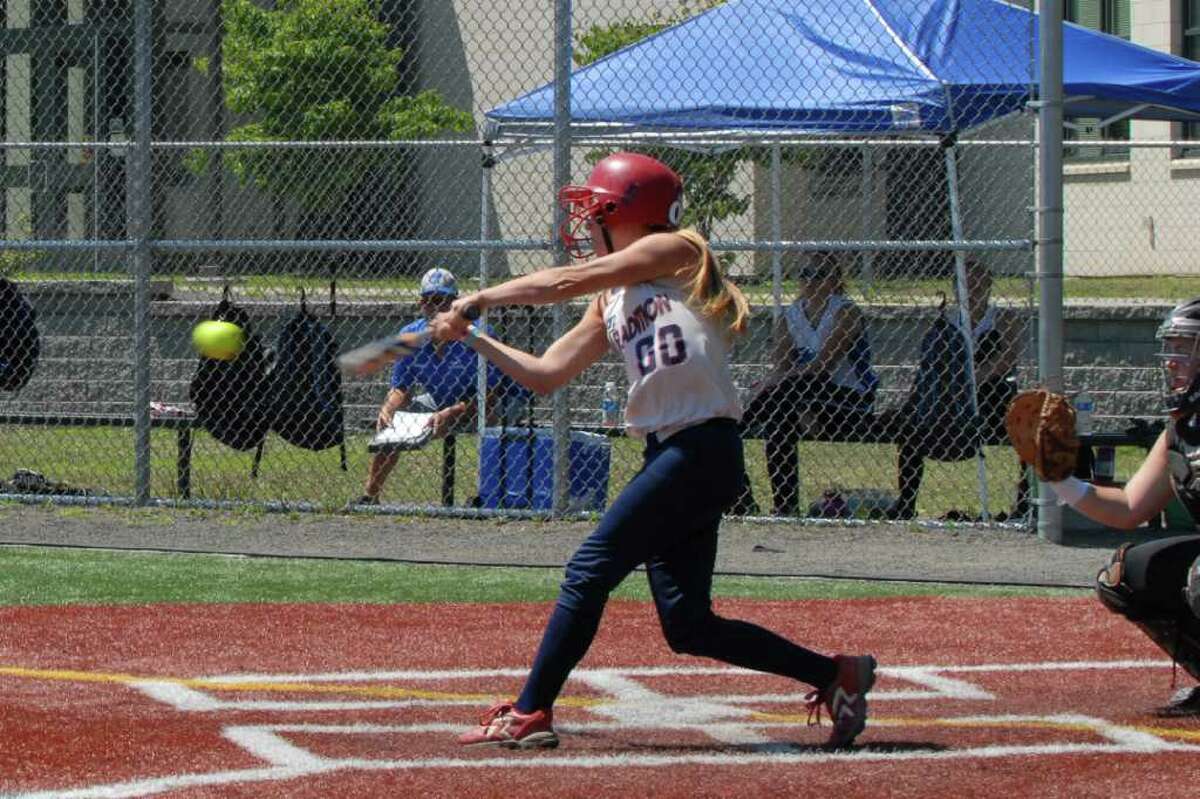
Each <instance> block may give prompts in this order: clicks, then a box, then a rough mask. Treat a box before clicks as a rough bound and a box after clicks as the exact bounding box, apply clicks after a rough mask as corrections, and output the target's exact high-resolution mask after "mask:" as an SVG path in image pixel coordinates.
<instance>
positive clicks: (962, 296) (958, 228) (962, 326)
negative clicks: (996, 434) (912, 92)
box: [942, 138, 991, 522]
mask: <svg viewBox="0 0 1200 799" xmlns="http://www.w3.org/2000/svg"><path fill="white" fill-rule="evenodd" d="M942 152H943V153H944V155H945V159H946V182H947V184H949V189H950V231H951V234H952V235H953V237H954V240H955V241H963V239H964V236H963V229H962V209H961V208H960V207H959V204H958V160H957V155H958V147H957V145H955V144H954V140H953V138H951V139H949V140H948V142H947V143H946V144H945V145H944V146H943V147H942ZM954 276H955V278H956V279H955V281H954V282H955V284H956V285H955V292H956V299H957V300H958V329H959V331H960V332H961V333H962V337H963V343H964V344H965V345H966V350H967V382H968V384H969V386H970V394H971V418H973V419H975V421H976V424H975V434H976V436H975V445H976V448H975V472H976V475H977V477H978V479H979V504H980V519H982V520H983V521H984V522H988V521H991V514H990V513H989V512H988V486H987V464H986V463H985V461H984V457H983V429H982V427H981V426H980V424H979V422H980V418H979V391H978V386H977V385H976V381H975V337H974V335H972V330H971V310H970V306H969V305H968V303H969V302H970V298H969V297H968V296H967V254H966V253H965V252H963V251H962V250H955V251H954Z"/></svg>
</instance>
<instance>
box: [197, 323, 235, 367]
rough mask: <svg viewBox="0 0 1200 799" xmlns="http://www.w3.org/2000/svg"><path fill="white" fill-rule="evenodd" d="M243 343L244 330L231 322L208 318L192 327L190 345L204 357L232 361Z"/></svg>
mask: <svg viewBox="0 0 1200 799" xmlns="http://www.w3.org/2000/svg"><path fill="white" fill-rule="evenodd" d="M245 345H246V334H245V332H244V331H243V330H242V329H241V328H240V327H238V326H237V325H235V324H233V323H232V322H218V321H216V320H212V319H210V320H208V321H207V322H201V323H200V324H198V325H196V326H195V327H194V328H192V346H193V347H195V348H196V352H198V353H200V354H201V355H203V356H204V357H205V358H213V359H215V360H218V361H232V360H233V359H234V358H236V357H237V356H238V355H240V354H241V352H242V347H244V346H245Z"/></svg>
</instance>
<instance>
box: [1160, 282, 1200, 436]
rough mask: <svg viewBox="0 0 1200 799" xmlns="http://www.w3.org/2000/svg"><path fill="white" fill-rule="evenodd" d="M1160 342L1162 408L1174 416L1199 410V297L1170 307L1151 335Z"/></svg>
mask: <svg viewBox="0 0 1200 799" xmlns="http://www.w3.org/2000/svg"><path fill="white" fill-rule="evenodd" d="M1155 338H1157V339H1158V340H1159V341H1160V342H1161V346H1160V349H1159V353H1158V357H1159V360H1160V361H1161V362H1162V367H1163V380H1164V393H1163V401H1164V403H1163V404H1164V406H1165V410H1167V411H1168V412H1169V413H1172V414H1174V415H1177V416H1182V415H1186V414H1192V413H1195V412H1196V411H1197V410H1200V299H1196V300H1191V301H1189V302H1186V303H1183V304H1182V305H1179V306H1177V307H1176V308H1174V309H1173V310H1172V311H1171V313H1170V314H1169V315H1168V316H1167V318H1166V319H1164V320H1163V323H1162V325H1160V326H1159V328H1158V333H1157V335H1156V336H1155Z"/></svg>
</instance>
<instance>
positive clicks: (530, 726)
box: [458, 702, 558, 749]
mask: <svg viewBox="0 0 1200 799" xmlns="http://www.w3.org/2000/svg"><path fill="white" fill-rule="evenodd" d="M553 721H554V716H553V712H552V711H550V710H535V711H533V712H532V713H522V712H521V711H519V710H517V709H516V708H515V707H513V706H512V704H511V703H507V702H505V703H502V704H499V705H495V706H494V707H492V708H490V709H489V710H488V712H487V713H484V714H483V718H481V719H480V720H479V725H478V726H477V727H475V728H474V729H472V730H470V731H469V732H465V733H463V734H462V735H460V736H458V742H459V743H460V744H462V745H463V746H475V747H481V746H502V747H504V748H505V749H553V748H554V747H556V746H558V736H557V735H556V734H555V733H554V727H553V726H552V725H553Z"/></svg>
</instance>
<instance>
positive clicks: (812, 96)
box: [487, 0, 1200, 135]
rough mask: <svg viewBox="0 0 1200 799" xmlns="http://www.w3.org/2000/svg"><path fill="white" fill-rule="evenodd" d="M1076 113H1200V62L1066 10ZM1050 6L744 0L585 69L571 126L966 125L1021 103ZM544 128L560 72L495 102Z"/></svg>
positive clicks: (879, 129)
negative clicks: (1040, 17) (1041, 9)
mask: <svg viewBox="0 0 1200 799" xmlns="http://www.w3.org/2000/svg"><path fill="white" fill-rule="evenodd" d="M1063 50H1064V59H1063V60H1064V94H1065V96H1066V99H1067V109H1068V110H1067V115H1068V116H1074V117H1099V118H1102V119H1109V118H1112V117H1114V116H1117V115H1122V116H1123V115H1131V114H1133V115H1136V116H1137V117H1138V118H1140V119H1164V120H1176V119H1200V65H1197V64H1196V63H1195V62H1193V61H1189V60H1187V59H1184V58H1179V57H1177V56H1172V55H1170V54H1167V53H1162V52H1159V51H1157V50H1151V49H1149V48H1146V47H1142V46H1140V45H1136V44H1132V43H1130V42H1127V41H1125V40H1123V39H1120V38H1117V37H1115V36H1110V35H1108V34H1104V33H1100V32H1097V31H1094V30H1089V29H1087V28H1081V27H1079V26H1076V25H1072V24H1070V23H1068V24H1066V25H1065V26H1064V33H1063ZM1037 52H1038V41H1037V24H1036V15H1035V14H1033V13H1032V12H1029V11H1026V10H1025V9H1022V8H1018V7H1016V6H1012V5H1008V4H1007V3H1003V2H997V0H866V2H849V1H848V0H730V2H728V3H725V4H724V5H721V6H718V7H716V8H714V9H712V10H710V11H707V12H705V13H703V14H699V15H697V16H695V17H692V18H691V19H688V20H686V21H685V22H682V23H680V24H678V25H675V26H673V27H670V28H667V29H666V30H663V31H661V32H660V33H658V34H657V35H654V36H651V37H648V38H647V39H644V40H642V41H640V42H638V43H636V44H634V45H632V46H630V47H626V48H624V49H622V50H619V51H617V52H615V53H612V54H610V55H609V56H607V57H605V58H602V59H600V60H598V61H596V62H595V63H592V64H589V65H587V66H585V67H582V68H580V69H578V70H575V71H574V73H573V74H572V75H571V85H570V94H571V120H572V126H573V128H576V129H579V130H581V131H588V130H589V129H591V131H592V132H599V131H601V130H606V131H613V130H614V129H626V130H637V129H643V130H653V131H669V130H674V131H709V132H711V131H733V130H755V131H759V132H760V133H761V132H767V131H786V132H788V133H791V134H797V133H827V134H828V133H844V134H876V135H878V134H894V133H910V132H923V133H933V134H946V133H956V132H961V131H965V130H970V129H972V128H975V127H978V126H979V125H981V124H983V123H986V122H990V121H992V120H994V119H996V118H998V117H1002V116H1006V115H1009V114H1013V113H1018V112H1020V111H1022V110H1023V109H1024V108H1025V105H1026V103H1027V102H1028V101H1029V100H1030V99H1032V97H1033V95H1034V89H1035V86H1036V83H1037V77H1036V76H1037V75H1038V67H1037V59H1036V56H1037ZM487 118H488V120H489V122H490V123H491V124H492V125H493V126H494V127H493V130H494V131H495V132H496V133H499V134H510V135H521V134H522V133H544V132H545V130H546V128H547V127H548V125H550V124H551V122H552V120H553V118H554V86H553V84H546V85H545V86H541V87H539V88H537V89H534V90H533V91H531V92H528V93H526V94H524V95H521V96H520V97H517V98H516V99H514V100H511V101H509V102H507V103H504V104H503V105H500V106H497V107H496V108H494V109H492V110H491V111H489V112H488V113H487Z"/></svg>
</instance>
